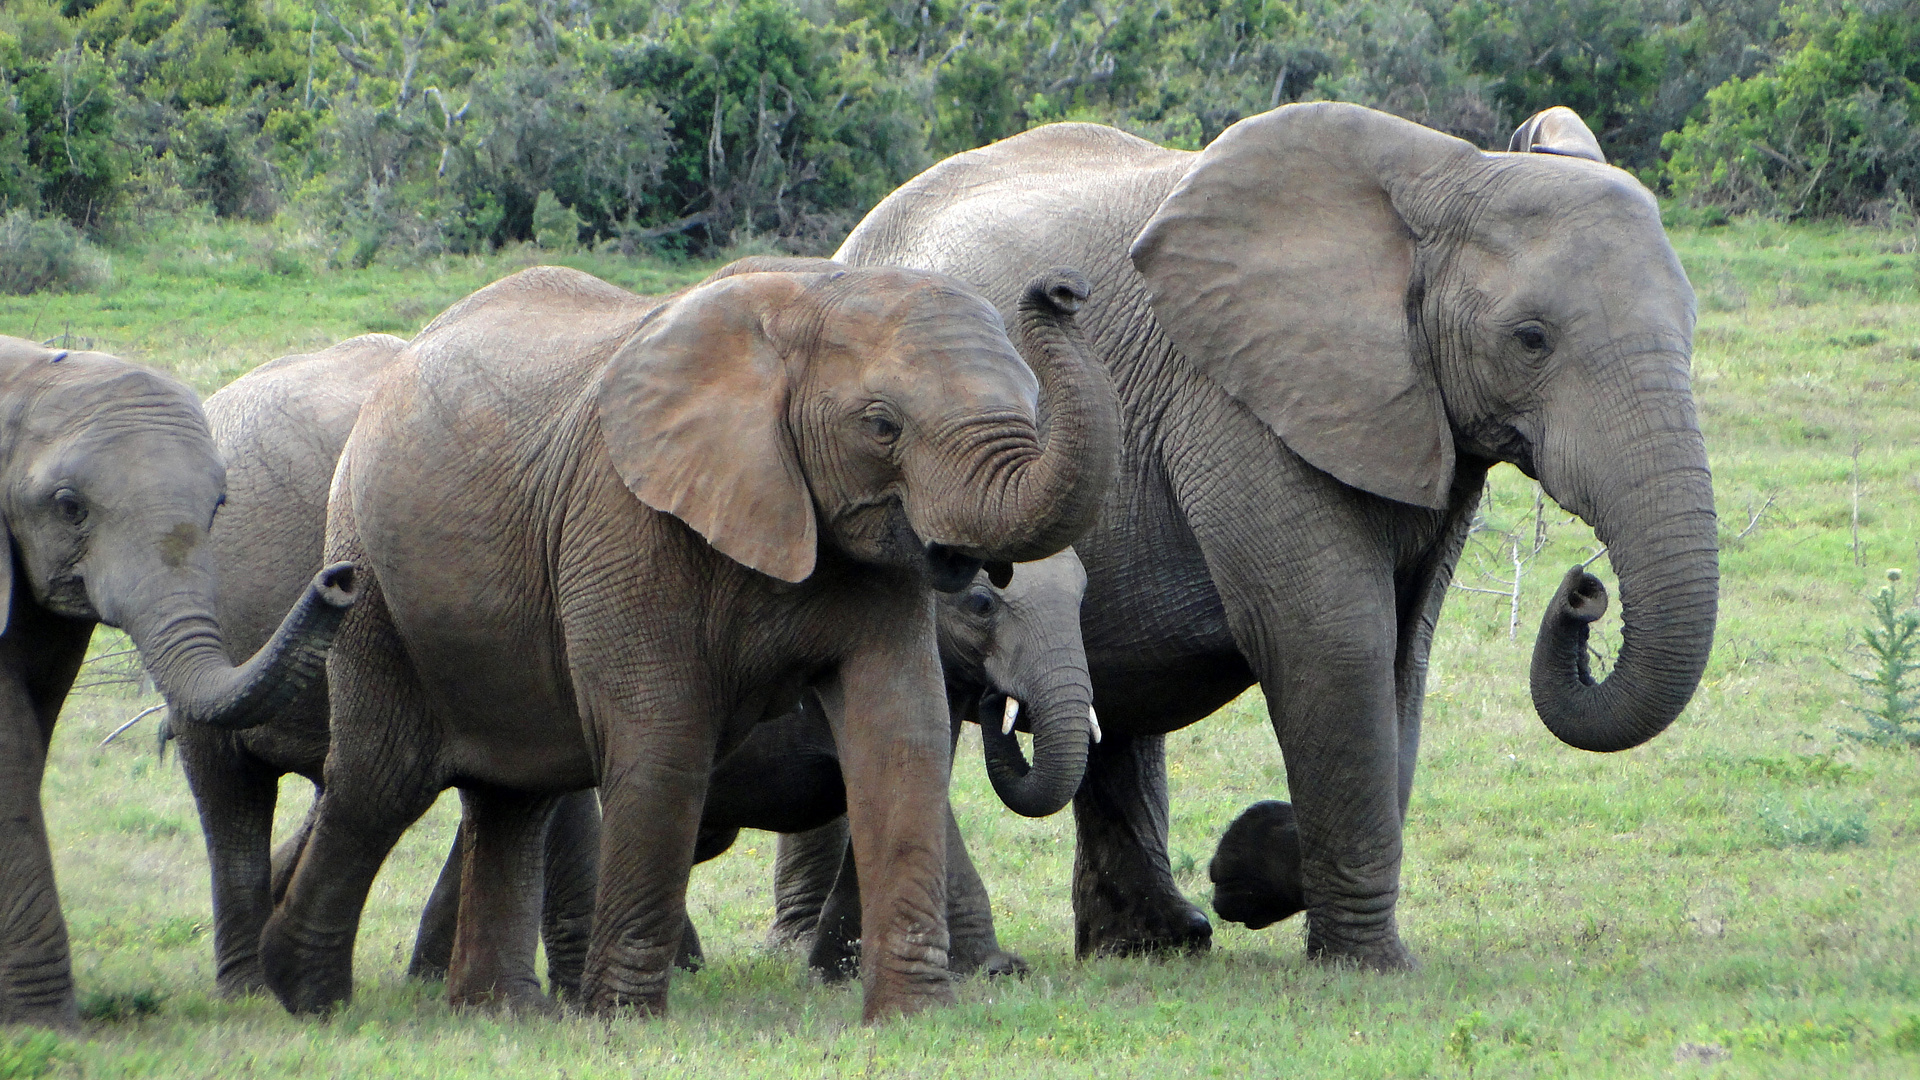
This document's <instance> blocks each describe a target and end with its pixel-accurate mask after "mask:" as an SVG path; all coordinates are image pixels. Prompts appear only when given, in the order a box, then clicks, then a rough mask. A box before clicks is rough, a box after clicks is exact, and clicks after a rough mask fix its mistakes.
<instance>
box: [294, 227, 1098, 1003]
mask: <svg viewBox="0 0 1920 1080" xmlns="http://www.w3.org/2000/svg"><path fill="white" fill-rule="evenodd" d="M1085 295H1086V293H1085V285H1084V283H1083V282H1082V281H1080V279H1079V278H1078V275H1075V274H1072V273H1070V272H1055V273H1052V274H1050V275H1047V276H1045V277H1043V278H1042V279H1040V280H1038V281H1036V282H1034V283H1033V284H1032V286H1031V287H1030V288H1029V289H1028V290H1027V293H1026V299H1025V300H1024V301H1023V302H1022V304H1021V306H1020V308H1019V313H1018V331H1019V337H1020V338H1021V341H1022V344H1023V345H1024V346H1025V354H1026V358H1027V359H1030V360H1031V361H1032V363H1033V369H1029V368H1028V366H1027V363H1026V360H1023V357H1022V354H1021V352H1020V351H1018V350H1017V348H1016V346H1015V344H1014V342H1013V341H1012V340H1010V338H1009V336H1008V334H1007V332H1006V329H1005V326H1004V324H1003V323H1002V321H1001V319H1000V317H999V315H998V313H996V312H995V311H994V310H993V308H992V307H990V306H989V305H987V304H986V303H985V302H984V301H982V300H981V299H980V298H979V297H978V296H977V295H975V294H974V293H972V292H971V290H968V289H966V288H965V287H964V286H961V285H960V284H959V283H957V282H954V281H952V280H951V279H947V278H944V277H941V276H939V275H932V274H924V273H917V272H910V271H908V272H903V271H892V270H882V271H860V270H848V269H845V268H841V267H838V266H835V265H833V264H828V263H816V264H812V265H811V266H810V267H809V268H806V269H783V270H764V269H760V268H759V267H757V266H753V265H749V266H746V267H742V268H741V270H740V272H737V273H735V274H732V275H729V276H722V277H721V278H720V279H719V280H715V281H712V282H709V283H708V284H705V285H702V286H700V287H697V288H695V289H693V290H690V291H689V292H687V293H685V294H682V295H681V296H679V297H678V298H676V299H675V300H673V301H670V302H669V303H668V304H666V305H665V306H661V307H658V308H657V309H656V308H654V307H653V306H651V305H646V304H643V303H642V302H641V301H640V300H639V298H637V297H633V296H632V295H631V294H628V293H625V292H624V291H622V290H618V289H615V288H613V287H612V286H609V285H607V284H605V283H604V282H600V281H597V280H596V279H593V278H590V277H587V276H586V275H582V274H578V273H575V272H572V271H565V270H559V269H556V268H537V269H535V270H530V271H526V272H523V273H521V274H518V275H515V276H514V277H511V278H508V279H506V280H504V281H502V282H498V283H496V284H494V285H492V286H489V287H488V288H486V289H483V290H481V291H480V292H478V293H476V294H474V295H473V296H471V297H468V298H467V299H466V300H464V301H461V302H460V303H458V304H456V305H455V306H454V307H453V308H451V309H449V310H448V311H447V312H445V313H443V314H442V315H441V316H439V317H438V318H437V319H435V320H434V322H433V323H432V324H431V325H429V326H428V328H427V329H426V330H424V331H423V332H422V333H421V335H420V336H419V337H417V338H416V339H414V341H413V342H412V343H410V344H409V345H408V347H407V348H406V350H404V352H403V354H402V356H401V357H400V359H399V360H397V361H395V362H394V364H393V365H392V366H391V367H390V368H389V370H388V371H387V372H386V373H385V374H384V375H383V376H382V378H381V384H380V387H379V389H378V390H377V391H376V392H375V395H374V397H373V399H372V400H371V401H369V402H368V404H367V405H366V406H365V408H364V409H363V411H362V413H361V416H360V418H359V420H358V422H357V424H356V425H355V428H354V433H353V436H352V438H351V439H350V440H349V443H348V447H347V450H346V452H345V453H344V454H343V456H342V459H341V463H340V466H339V469H338V471H337V473H336V477H335V482H334V485H333V494H332V497H331V499H330V503H329V509H328V526H327V532H328V540H327V550H329V551H337V552H356V553H359V554H360V555H362V556H364V559H365V565H366V566H367V567H368V576H369V579H370V582H369V585H368V587H367V590H366V591H367V595H366V598H365V599H364V600H363V601H362V603H361V604H360V605H358V606H357V607H356V608H355V610H354V612H353V613H352V614H351V615H350V616H349V617H348V619H347V621H346V623H345V624H344V625H343V628H342V632H341V637H340V642H339V645H338V647H337V649H336V653H335V657H334V660H333V662H332V667H331V670H330V678H329V697H330V701H329V711H330V718H331V724H332V730H333V745H332V748H331V750H330V752H329V755H328V759H327V764H326V770H325V774H324V780H325V790H324V791H323V793H322V794H321V796H320V800H319V803H318V807H317V811H316V818H315V822H314V825H313V829H312V834H311V837H310V839H309V840H308V843H307V847H306V849H305V851H304V852H303V853H302V855H301V858H300V861H299V863H298V865H297V867H296V868H295V870H294V874H293V878H292V880H291V882H290V883H289V884H288V887H287V892H286V897H285V900H284V901H283V902H282V904H281V905H280V907H279V908H278V910H277V911H276V912H275V913H274V915H273V916H272V918H271V919H270V920H269V921H268V923H267V926H266V928H265V931H264V933H263V935H262V938H261V961H262V968H263V971H264V973H265V977H266V980H267V983H268V985H269V986H270V987H271V988H272V989H273V990H274V991H275V993H276V994H277V995H278V996H279V997H280V999H281V1001H282V1002H283V1003H285V1004H286V1005H287V1006H288V1007H289V1008H290V1009H293V1010H295V1011H301V1012H311V1011H324V1010H326V1009H328V1008H330V1007H332V1006H333V1005H334V1004H336V1003H338V1002H340V1001H342V1000H344V999H345V998H346V997H347V996H348V994H349V992H350V989H351V979H352V973H351V957H352V942H353V934H354V931H355V927H356V925H357V920H358V914H359V910H360V907H361V905H362V904H363V903H364V901H365V898H366V892H367V889H368V887H369V886H370V885H371V883H372V879H373V876H374V874H375V873H376V872H377V870H378V868H379V866H380V863H381V861H382V860H383V859H384V858H385V855H386V853H387V851H388V850H389V849H390V848H391V846H392V843H393V842H394V840H396V839H397V838H398V836H399V834H400V832H401V831H402V830H404V829H405V827H406V826H407V825H408V824H409V823H411V822H412V821H413V820H414V819H415V818H417V817H418V816H419V814H420V813H422V812H423V811H424V810H425V809H426V807H427V806H428V805H430V804H431V802H432V800H433V798H434V796H435V795H436V794H437V793H438V792H439V791H440V790H441V789H442V788H444V787H446V786H449V785H457V786H460V787H461V791H462V798H463V803H464V805H465V811H466V812H465V816H464V819H463V827H464V828H465V829H466V830H467V832H468V837H469V839H468V841H467V844H466V856H467V858H468V860H469V864H470V865H469V870H470V871H471V872H469V873H466V874H465V875H464V879H463V886H462V891H461V897H460V916H459V930H458V932H457V934H456V940H455V944H454V949H453V960H452V966H451V971H450V984H451V986H450V989H451V991H452V993H453V996H454V998H455V1000H456V1001H479V1000H488V999H498V998H505V999H507V1000H510V1001H513V1000H529V999H532V998H537V997H538V989H537V987H536V986H535V985H534V983H533V979H532V956H533V949H532V944H531V942H532V926H533V922H534V919H535V916H536V912H535V911H534V910H533V905H532V904H531V903H530V900H529V898H530V896H534V895H537V889H536V888H535V887H534V878H535V877H536V875H537V873H538V867H539V861H540V860H539V855H538V850H537V845H538V841H539V839H540V835H539V833H540V829H539V828H538V823H539V822H540V821H541V820H542V817H543V816H542V815H541V814H540V813H539V811H540V808H541V807H543V806H545V805H547V804H549V803H550V802H551V800H552V799H553V798H554V797H555V796H557V795H559V794H561V793H564V792H568V791H573V790H578V789H581V788H584V787H588V786H592V785H595V784H598V786H599V787H600V790H601V800H602V804H603V807H604V810H605V814H606V828H605V831H604V839H603V842H602V845H601V865H602V870H603V873H602V879H601V883H600V888H599V890H598V893H597V895H596V902H595V911H594V917H593V932H592V937H591V940H590V943H589V946H588V951H587V958H586V965H585V973H584V976H583V979H582V998H583V1000H584V1002H585V1004H586V1005H587V1007H588V1008H590V1009H595V1010H607V1009H612V1008H618V1007H622V1006H633V1007H637V1008H640V1009H642V1010H644V1011H649V1012H658V1011H662V1010H664V1008H665V1004H666V998H665V991H666V975H667V969H668V966H669V964H670V963H671V961H672V959H673V954H674V952H675V950H676V949H677V948H678V946H679V943H680V939H681V930H682V927H683V925H684V922H685V914H684V896H685V887H686V879H687V872H688V869H689V868H690V866H691V863H692V857H693V854H694V848H695V844H696V840H697V835H698V831H699V824H700V811H701V807H702V806H703V804H704V802H705V797H706V789H707V787H708V779H709V775H710V773H711V770H712V767H713V765H714V763H715V762H716V761H718V760H721V759H722V758H723V757H724V755H725V753H726V752H727V751H729V750H731V749H732V748H733V747H734V746H736V745H738V744H739V742H741V741H742V739H743V738H744V737H745V736H746V734H747V733H748V732H749V731H750V730H751V727H752V725H753V724H754V723H756V722H757V721H758V720H760V719H761V718H762V717H765V716H767V715H770V714H776V713H778V712H780V711H783V710H785V709H787V708H791V707H792V705H793V704H794V703H796V702H797V701H798V699H799V695H800V694H801V693H802V692H803V691H806V690H811V691H812V692H813V693H814V694H816V695H818V697H819V699H820V701H821V703H822V705H823V707H824V709H825V712H826V713H827V715H828V716H830V717H833V718H834V719H833V725H832V728H833V732H834V736H835V738H834V741H835V745H836V749H837V752H838V757H839V761H840V768H841V772H842V774H843V776H844V777H845V790H846V800H847V804H848V805H847V809H848V816H849V819H850V821H851V824H852V833H853V837H854V848H855V851H856V856H857V859H858V862H859V865H860V866H861V868H862V870H863V876H864V877H865V878H866V880H867V888H866V889H865V890H864V893H863V897H862V907H863V916H864V920H863V922H864V925H865V927H866V928H867V931H866V934H865V942H866V946H867V947H866V948H864V949H863V951H862V973H863V976H864V980H865V982H866V989H867V994H866V1004H865V1010H864V1013H865V1016H866V1018H867V1019H869V1020H872V1019H875V1018H878V1017H880V1016H882V1015H887V1014H892V1013H903V1012H912V1011H916V1010H918V1009H920V1008H923V1007H926V1006H928V1005H931V1004H935V1003H938V1002H941V1001H944V1000H949V999H950V996H951V990H950V988H949V984H948V972H947V947H948V944H949V942H948V934H947V927H946V919H945V884H946V852H945V848H946V835H947V827H948V822H947V811H946V805H945V797H946V779H947V765H948V761H949V753H950V747H949V738H950V733H949V728H948V720H947V717H946V715H945V710H943V709H941V708H940V704H941V698H942V696H943V694H942V684H943V679H942V676H941V675H940V672H939V667H938V659H939V658H938V653H937V648H936V645H935V637H934V617H933V605H932V603H931V601H930V600H929V599H928V588H929V587H930V586H931V587H937V588H944V589H949V590H951V589H957V588H962V587H965V586H966V585H967V584H968V583H969V582H971V581H972V580H973V578H974V575H975V574H976V573H977V572H978V571H979V569H980V568H981V566H982V564H983V563H986V564H989V565H991V564H994V563H1010V562H1015V561H1026V560H1032V559H1038V558H1043V557H1045V556H1047V555H1049V554H1052V553H1053V552H1055V551H1058V550H1060V549H1061V548H1063V547H1065V546H1066V545H1067V544H1069V543H1071V542H1072V540H1073V539H1074V538H1075V536H1077V535H1078V533H1079V532H1080V531H1081V530H1083V529H1084V528H1085V527H1086V525H1087V524H1088V522H1089V521H1090V520H1091V518H1092V516H1093V514H1094V512H1095V511H1096V509H1097V507H1098V505H1099V502H1100V500H1101V498H1102V497H1103V496H1104V494H1105V488H1106V485H1107V483H1108V481H1109V480H1110V478H1111V476H1112V471H1113V468H1114V461H1115V456H1116V446H1117V437H1118V436H1117V430H1116V428H1117V421H1116V418H1115V413H1114V400H1113V393H1112V387H1111V385H1110V384H1109V383H1108V382H1107V380H1106V377H1105V375H1104V373H1103V372H1102V371H1101V370H1100V369H1099V368H1098V367H1097V366H1096V365H1094V364H1093V363H1091V362H1090V360H1089V358H1088V357H1087V355H1086V352H1085V348H1084V344H1083V342H1081V340H1080V338H1079V336H1078V332H1077V330H1076V329H1075V328H1074V325H1073V320H1072V315H1071V313H1072V311H1073V310H1074V309H1075V308H1077V307H1078V306H1079V304H1080V303H1081V301H1082V300H1083V299H1084V297H1085ZM1036 372H1037V374H1038V376H1039V378H1038V380H1037V381H1036V380H1035V374H1036ZM1087 735H1088V732H1087V729H1086V728H1084V727H1079V728H1078V729H1077V730H1074V731H1060V732H1042V733H1041V734H1040V736H1039V737H1038V738H1037V739H1036V756H1037V758H1038V759H1039V760H1040V762H1041V763H1042V764H1040V765H1036V771H1041V772H1043V775H1048V776H1051V777H1054V778H1055V779H1056V780H1057V781H1058V784H1057V786H1058V787H1059V788H1060V789H1061V790H1059V791H1053V792H1049V793H1047V794H1048V796H1049V797H1051V798H1054V799H1055V800H1056V801H1057V804H1058V805H1064V804H1065V802H1066V801H1067V799H1069V798H1070V797H1071V795H1072V791H1073V788H1074V787H1076V786H1077V784H1078V780H1079V767H1080V766H1079V763H1080V762H1083V761H1084V760H1085V754H1086V746H1087ZM1056 808H1057V807H1056Z"/></svg>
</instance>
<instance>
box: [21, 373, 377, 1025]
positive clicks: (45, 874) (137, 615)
mask: <svg viewBox="0 0 1920 1080" xmlns="http://www.w3.org/2000/svg"><path fill="white" fill-rule="evenodd" d="M0 405H4V409H3V410H0V534H4V537H5V541H6V547H7V550H6V552H5V553H4V558H0V1026H4V1025H7V1024H14V1023H26V1024H41V1025H70V1024H73V1023H74V1022H76V1019H77V1018H76V1013H75V1001H74V992H73V972H72V963H71V959H70V957H69V954H68V948H67V930H66V923H65V921H64V920H63V919H62V917H61V914H60V902H59V898H58V894H57V892H56V890H55V887H54V879H53V860H52V853H51V851H50V849H49V848H48V846H47V833H46V822H45V819H44V817H43V816H42V813H41V807H40V780H41V777H42V775H43V773H44V771H45V768H46V758H47V747H48V743H49V741H50V740H51V739H52V736H53V725H54V720H55V719H56V718H57V717H58V716H59V714H60V707H61V706H62V705H63V704H64V703H65V701H66V697H67V693H68V691H69V690H71V689H72V687H73V680H74V676H75V675H76V674H77V673H78V671H79V668H80V663H81V661H82V660H83V659H85V657H86V651H87V642H88V640H89V639H90V638H91V637H92V636H93V628H94V626H95V625H96V624H98V623H104V624H106V625H108V626H114V627H118V628H120V629H122V630H125V631H126V632H127V634H128V636H129V637H131V638H132V639H133V642H134V645H135V646H136V647H137V648H138V649H139V651H140V658H141V660H142V661H143V662H144V663H145V664H146V667H147V670H148V672H150V673H151V674H152V676H153V679H154V681H155V683H156V684H158V686H159V688H160V692H161V693H162V694H164V695H165V696H166V699H167V703H168V705H169V706H170V708H171V709H172V712H173V715H174V718H175V720H176V721H177V722H178V723H179V724H181V725H182V728H183V729H189V728H192V727H194V726H196V725H213V726H218V727H222V728H242V727H247V726H249V725H253V724H258V723H260V722H261V721H263V720H265V719H266V718H267V717H269V716H271V715H272V714H273V713H274V712H275V711H276V710H277V709H279V708H280V707H282V706H283V705H284V704H285V703H286V702H287V701H289V700H291V699H293V698H294V697H297V696H298V695H299V694H300V693H301V692H302V691H303V690H304V689H305V687H307V686H308V685H309V684H310V683H311V682H312V680H314V679H315V678H316V677H317V676H318V675H319V673H320V671H321V667H322V665H323V663H324V662H325V654H326V649H327V646H328V643H329V641H330V640H331V637H332V634H333V631H334V628H335V627H336V626H337V625H338V623H339V620H340V616H341V614H342V613H343V611H344V610H345V609H346V607H347V606H348V605H349V604H351V603H352V602H353V599H354V596H355V592H354V588H355V584H354V580H353V570H352V567H351V566H345V565H341V566H333V567H329V568H327V569H325V570H323V571H321V573H320V574H319V575H317V576H313V577H311V578H310V580H309V581H308V584H307V585H306V587H305V590H304V594H303V595H296V597H295V598H294V599H295V601H296V602H294V603H293V605H292V610H291V611H290V612H288V613H287V614H286V616H285V618H284V619H280V620H277V629H276V630H275V631H274V632H273V633H272V634H270V635H268V636H267V639H266V641H265V643H264V644H263V645H262V647H261V649H260V650H259V651H258V652H256V653H255V654H254V655H253V657H252V658H251V659H249V660H247V661H246V662H245V663H243V664H241V665H239V666H238V667H236V666H235V665H234V664H232V663H231V662H229V660H228V659H227V655H226V652H225V650H224V649H223V648H222V641H221V633H220V623H219V621H218V619H217V618H216V617H215V611H216V605H217V601H216V590H215V587H214V582H215V574H214V569H213V565H212V557H211V551H210V548H211V546H210V545H209V544H208V543H207V527H208V525H209V523H210V522H211V521H212V519H213V516H214V511H215V510H216V509H217V508H218V507H219V505H220V500H221V496H222V492H223V488H224V486H225V474H224V472H223V470H222V469H221V465H220V458H219V456H218V455H217V454H215V452H214V449H213V440H212V438H211V437H210V436H209V435H208V432H207V424H206V419H205V418H204V416H203V415H202V414H201V411H200V402H199V399H198V398H197V397H195V395H194V394H193V392H192V391H190V390H188V389H187V388H186V387H185V386H183V385H181V384H180V383H178V382H176V381H175V380H173V379H170V378H167V377H166V376H164V375H161V374H159V373H158V372H155V371H150V370H148V369H146V368H142V367H139V366H136V365H133V364H129V363H127V362H126V361H123V360H120V359H117V358H115V357H112V356H107V355H104V354H101V353H93V352H70V351H67V350H64V349H59V350H55V349H47V348H42V347H41V346H39V345H36V344H34V343H33V342H31V341H23V340H21V339H19V338H10V337H0ZM311 570H312V567H311V566H309V567H308V571H309V573H310V572H311ZM303 576H305V575H303ZM283 610H285V609H284V608H283Z"/></svg>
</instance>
